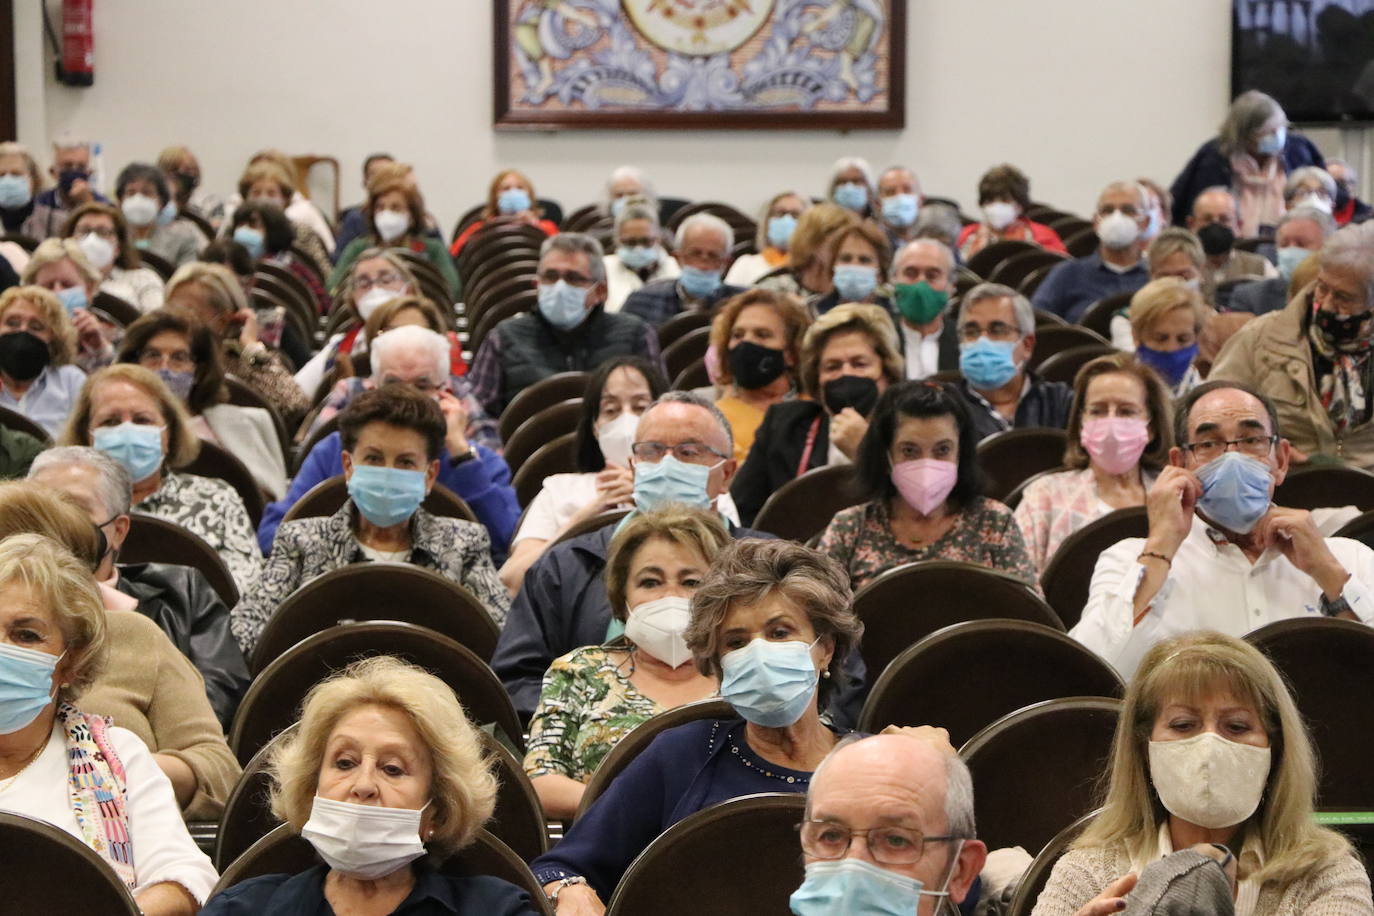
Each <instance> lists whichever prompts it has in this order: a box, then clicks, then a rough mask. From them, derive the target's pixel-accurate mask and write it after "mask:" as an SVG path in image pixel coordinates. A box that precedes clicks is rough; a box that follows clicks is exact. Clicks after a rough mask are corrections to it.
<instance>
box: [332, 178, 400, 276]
mask: <svg viewBox="0 0 1374 916" xmlns="http://www.w3.org/2000/svg"><path fill="white" fill-rule="evenodd" d="M395 164H396V157H395V156H393V155H391V154H390V153H372V154H371V155H369V156H368V157H367V158H366V159H364V160H363V193H364V194H366V193H367V185H368V182H370V181H371V180H372V179H373V178H374V177H375V176H376V174H377V172H378V171H380V170H381V169H383V168H385V167H387V166H391V165H395ZM366 207H367V201H363V202H362V203H360V204H355V205H353V206H351V207H344V208H343V209H342V210H340V211H339V229H338V231H337V232H335V233H334V253H335V254H336V255H337V254H338V253H339V252H341V251H343V250H344V249H346V248H347V247H348V243H349V242H351V241H353V240H354V239H359V238H362V237H363V236H365V235H367V217H366V216H365V215H364V210H365V209H366Z"/></svg>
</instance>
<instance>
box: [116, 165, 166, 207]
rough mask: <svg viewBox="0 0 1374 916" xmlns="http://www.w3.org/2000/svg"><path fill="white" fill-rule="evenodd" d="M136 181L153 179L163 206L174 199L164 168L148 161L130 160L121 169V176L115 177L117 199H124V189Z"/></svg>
mask: <svg viewBox="0 0 1374 916" xmlns="http://www.w3.org/2000/svg"><path fill="white" fill-rule="evenodd" d="M135 181H151V182H152V183H153V187H155V188H156V189H157V197H158V201H159V202H161V203H162V204H163V206H166V204H167V201H169V200H171V199H172V197H171V193H170V192H169V190H168V188H167V176H166V175H165V174H163V172H162V169H160V168H158V167H157V166H155V165H149V164H148V163H146V162H130V163H129V164H128V165H126V166H124V168H122V169H120V170H119V177H118V178H116V179H115V200H121V199H123V197H124V189H125V188H127V187H128V186H129V185H130V184H132V183H133V182H135Z"/></svg>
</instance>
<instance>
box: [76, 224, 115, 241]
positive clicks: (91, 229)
mask: <svg viewBox="0 0 1374 916" xmlns="http://www.w3.org/2000/svg"><path fill="white" fill-rule="evenodd" d="M92 233H94V234H95V235H97V236H99V237H100V238H102V239H104V240H105V241H107V242H108V241H110V240H111V239H113V238H114V237H115V235H116V233H115V231H114V230H113V229H111V228H109V227H108V226H100V227H95V226H86V227H83V228H80V229H77V230H76V231H75V232H73V233H72V235H73V236H75V237H77V238H80V237H81V236H83V235H90V234H92Z"/></svg>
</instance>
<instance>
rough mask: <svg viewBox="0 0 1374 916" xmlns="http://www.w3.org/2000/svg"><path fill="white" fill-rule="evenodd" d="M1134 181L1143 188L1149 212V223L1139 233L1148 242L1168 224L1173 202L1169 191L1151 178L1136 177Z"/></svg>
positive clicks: (1157, 235) (1156, 236)
mask: <svg viewBox="0 0 1374 916" xmlns="http://www.w3.org/2000/svg"><path fill="white" fill-rule="evenodd" d="M1135 182H1136V184H1138V185H1140V186H1141V187H1142V188H1144V189H1145V205H1146V208H1147V209H1148V210H1149V213H1150V224H1149V225H1148V226H1146V227H1145V231H1144V232H1142V233H1141V235H1142V236H1144V238H1145V242H1146V243H1147V244H1148V243H1150V242H1153V241H1154V240H1155V239H1156V238H1158V237H1159V234H1160V233H1161V232H1163V231H1164V229H1165V227H1167V226H1168V225H1169V222H1170V219H1171V217H1170V214H1171V213H1172V212H1173V205H1174V202H1173V198H1172V197H1171V196H1169V192H1168V191H1166V190H1165V189H1164V188H1163V187H1162V186H1161V185H1160V184H1159V182H1157V181H1155V180H1154V179H1153V178H1137V179H1136V180H1135ZM1147 257H1148V255H1147Z"/></svg>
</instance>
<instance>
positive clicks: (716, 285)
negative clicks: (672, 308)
mask: <svg viewBox="0 0 1374 916" xmlns="http://www.w3.org/2000/svg"><path fill="white" fill-rule="evenodd" d="M678 282H679V283H681V284H682V289H683V290H684V291H685V292H686V293H687V295H689V296H691V297H692V298H693V299H705V298H706V297H707V296H709V295H711V294H712V293H714V292H715V291H716V290H718V289H720V271H718V270H702V269H701V268H699V267H687V266H684V267H683V268H682V276H681V277H679V278H678Z"/></svg>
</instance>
